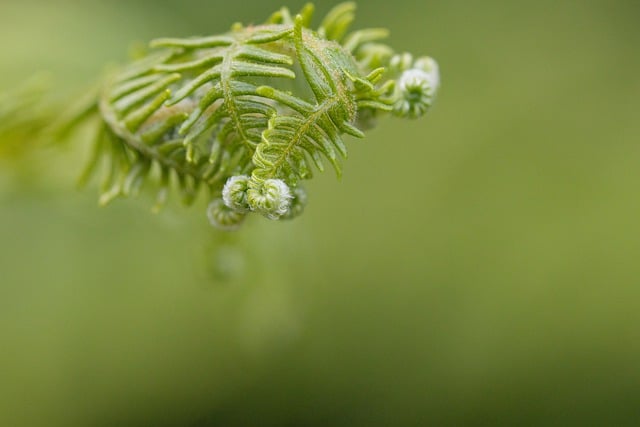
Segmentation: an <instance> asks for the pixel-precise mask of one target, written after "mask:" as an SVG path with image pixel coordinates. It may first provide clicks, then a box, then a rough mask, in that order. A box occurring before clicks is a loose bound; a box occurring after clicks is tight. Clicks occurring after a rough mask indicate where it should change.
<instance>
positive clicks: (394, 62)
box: [389, 52, 413, 73]
mask: <svg viewBox="0 0 640 427" xmlns="http://www.w3.org/2000/svg"><path fill="white" fill-rule="evenodd" d="M411 64H413V55H411V54H410V53H409V52H404V53H401V54H398V55H394V56H393V57H392V58H391V60H390V61H389V68H390V70H391V71H392V72H394V73H401V72H403V71H407V70H408V69H409V68H411Z"/></svg>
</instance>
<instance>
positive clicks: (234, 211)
mask: <svg viewBox="0 0 640 427" xmlns="http://www.w3.org/2000/svg"><path fill="white" fill-rule="evenodd" d="M354 11H355V5H354V4H353V3H344V4H340V5H338V6H336V7H335V8H334V9H333V10H332V11H331V12H330V13H329V14H328V15H327V16H326V17H325V18H324V20H323V21H322V24H321V25H320V27H319V29H318V30H317V31H314V30H312V29H311V28H310V24H311V20H312V14H313V6H312V5H307V6H305V7H304V8H303V10H302V11H301V12H300V13H299V14H298V15H296V16H295V17H292V16H291V14H290V12H289V11H288V10H287V9H286V8H283V9H281V10H280V11H278V12H276V13H275V14H273V15H272V16H271V17H270V18H269V20H268V21H267V22H266V23H265V24H263V25H252V26H246V27H245V26H242V25H241V24H235V25H234V26H233V27H232V28H231V30H230V31H229V32H228V33H225V34H221V35H214V36H209V37H194V38H185V39H180V38H163V39H157V40H154V41H152V42H151V46H150V47H151V50H150V51H149V52H145V54H144V55H143V56H142V57H141V58H139V59H138V60H136V61H134V62H132V63H131V64H129V65H127V66H125V67H123V68H122V69H120V70H118V71H117V72H114V73H112V75H111V76H110V77H109V78H108V79H107V81H106V83H104V85H102V86H101V88H100V91H99V95H98V96H94V97H93V98H90V100H89V102H83V103H80V105H79V106H77V107H76V111H77V112H78V113H77V114H70V115H69V118H68V119H64V120H61V124H60V125H59V126H58V134H59V135H64V134H66V133H67V131H68V130H70V129H73V128H74V127H75V125H76V124H77V123H78V121H79V120H78V118H80V117H81V118H86V117H91V116H93V117H95V118H97V120H95V122H96V123H98V125H97V129H96V138H95V140H96V141H95V150H94V155H93V157H92V159H91V161H90V162H89V165H88V167H87V173H86V174H85V175H83V180H86V179H88V177H89V176H90V175H91V174H92V173H93V172H94V171H95V170H96V169H98V168H99V166H100V164H101V163H103V168H104V169H105V170H106V173H105V177H104V179H103V183H102V189H101V196H100V203H101V204H106V203H108V202H110V201H111V200H113V199H114V198H116V197H119V196H129V195H134V194H136V193H137V192H138V190H139V189H140V187H141V186H142V184H143V183H144V182H145V181H146V180H147V179H148V178H149V177H152V178H154V180H159V182H160V188H159V190H158V196H157V202H156V205H155V207H154V208H155V209H159V208H160V207H161V206H162V205H163V204H164V202H165V201H166V198H167V194H168V192H169V188H170V187H171V186H172V185H173V184H172V183H175V185H177V187H178V188H179V190H180V192H181V194H182V199H183V201H184V202H185V203H187V204H189V203H192V202H193V200H194V199H195V198H196V196H197V194H198V193H199V192H200V190H201V189H203V188H204V189H206V190H208V191H209V194H210V197H211V200H212V203H211V205H210V206H209V208H208V216H209V219H210V221H211V222H212V223H213V224H214V225H217V226H219V227H220V228H223V229H233V228H236V227H237V226H238V225H239V224H240V223H241V222H242V221H243V220H244V218H245V216H246V215H247V214H248V213H251V212H257V213H261V214H262V215H264V216H266V217H268V218H271V219H280V218H292V217H294V216H296V215H298V214H300V213H301V212H302V210H303V208H304V204H305V201H306V194H305V193H304V190H303V189H302V188H301V186H300V182H301V181H302V180H306V179H309V178H311V177H312V175H313V172H312V169H313V167H315V168H316V169H318V170H320V171H322V170H324V167H325V166H324V162H326V161H328V162H329V163H330V164H331V165H332V167H333V168H334V169H335V171H336V173H337V174H338V176H339V175H340V174H341V171H342V166H341V161H340V158H346V156H347V149H346V145H345V142H344V140H343V135H351V136H355V137H358V138H362V137H363V136H364V133H363V131H364V130H368V129H370V128H371V127H373V126H375V123H376V120H377V119H378V117H379V116H381V115H383V114H385V113H388V112H393V113H394V114H395V115H397V116H399V117H409V118H416V117H419V116H422V115H423V114H424V113H425V112H426V111H427V109H428V108H429V106H430V105H431V103H432V100H433V98H434V96H435V92H436V89H437V87H438V85H439V80H438V70H437V66H436V64H435V62H434V61H433V60H431V59H430V58H421V59H418V60H417V61H415V62H414V61H413V59H412V57H411V55H409V54H406V53H405V54H402V55H396V53H395V51H394V50H393V49H392V48H391V47H389V46H387V45H385V44H383V43H382V42H381V40H382V39H384V38H385V37H386V36H387V31H386V30H384V29H365V30H359V31H355V32H351V33H349V26H350V24H351V22H352V21H353V19H354ZM87 113H91V114H87ZM312 166H313V167H312Z"/></svg>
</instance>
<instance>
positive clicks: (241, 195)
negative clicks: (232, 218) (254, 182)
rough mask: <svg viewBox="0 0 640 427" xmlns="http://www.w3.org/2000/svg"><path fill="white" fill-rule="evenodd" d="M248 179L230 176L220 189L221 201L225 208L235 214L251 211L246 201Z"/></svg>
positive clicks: (241, 176)
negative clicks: (235, 212)
mask: <svg viewBox="0 0 640 427" xmlns="http://www.w3.org/2000/svg"><path fill="white" fill-rule="evenodd" d="M249 179H250V178H249V177H248V176H246V175H240V176H232V177H231V178H229V179H228V180H227V182H226V183H225V185H224V188H223V189H222V200H223V201H224V204H225V205H227V207H229V208H231V209H233V210H234V211H237V212H249V211H251V208H250V207H249V201H248V200H247V190H248V188H249Z"/></svg>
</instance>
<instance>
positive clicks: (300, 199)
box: [281, 187, 307, 219]
mask: <svg viewBox="0 0 640 427" xmlns="http://www.w3.org/2000/svg"><path fill="white" fill-rule="evenodd" d="M292 193H293V197H292V199H291V205H290V206H289V209H288V210H287V212H286V213H285V214H284V215H282V217H281V219H293V218H295V217H298V216H300V215H302V212H304V208H305V206H306V205H307V192H306V191H304V189H303V188H302V187H296V188H294V189H293V190H292Z"/></svg>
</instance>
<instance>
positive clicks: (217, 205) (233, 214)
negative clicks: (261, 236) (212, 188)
mask: <svg viewBox="0 0 640 427" xmlns="http://www.w3.org/2000/svg"><path fill="white" fill-rule="evenodd" d="M245 217H246V214H245V213H244V212H238V211H235V210H233V209H231V208H229V207H228V206H227V205H225V203H224V201H223V200H222V199H215V200H214V201H212V202H211V203H209V206H208V207H207V218H209V222H210V223H211V225H213V226H214V227H216V228H219V229H221V230H226V231H233V230H237V229H238V228H239V227H240V225H241V224H242V222H243V221H244V218H245Z"/></svg>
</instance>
